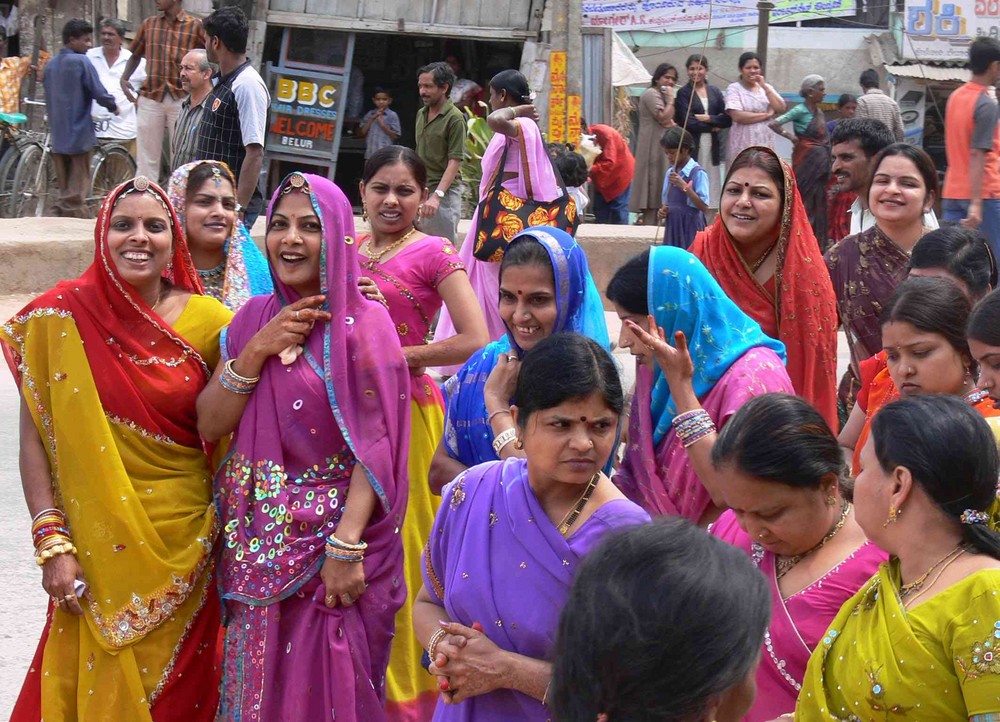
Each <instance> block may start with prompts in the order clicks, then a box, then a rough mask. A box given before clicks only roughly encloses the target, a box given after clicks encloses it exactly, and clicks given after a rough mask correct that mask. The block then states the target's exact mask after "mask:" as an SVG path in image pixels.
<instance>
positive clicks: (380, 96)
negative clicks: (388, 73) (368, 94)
mask: <svg viewBox="0 0 1000 722" xmlns="http://www.w3.org/2000/svg"><path fill="white" fill-rule="evenodd" d="M372 103H374V104H375V109H374V110H369V111H368V112H367V113H365V117H364V118H362V119H361V126H360V127H359V128H358V137H359V138H365V137H367V138H368V142H367V145H366V146H365V160H368V159H369V158H371V157H372V155H373V154H374V153H375V151H377V150H378V149H379V148H384V147H385V146H387V145H392V144H393V143H395V142H396V139H397V138H399V135H400V132H401V130H400V125H399V116H398V115H396V111H394V110H390V109H389V106H390V105H392V94H391V93H390V92H389V91H388V90H385V89H383V88H375V93H374V94H373V95H372Z"/></svg>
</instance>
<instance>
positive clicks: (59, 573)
mask: <svg viewBox="0 0 1000 722" xmlns="http://www.w3.org/2000/svg"><path fill="white" fill-rule="evenodd" d="M77 579H79V580H80V581H83V569H82V568H81V567H80V562H78V561H77V560H76V555H74V554H58V555H56V556H54V557H52V558H51V559H49V560H48V561H47V562H45V564H44V566H42V588H43V589H44V590H45V593H46V594H48V595H49V596H50V597H52V601H53V602H55V603H56V606H57V607H59V608H60V609H62V610H63V611H64V612H69V613H70V614H75V615H77V616H80V615H81V614H83V607H82V606H81V605H80V600H79V598H78V597H77V596H76V589H75V585H76V580H77ZM85 595H86V596H87V598H88V599H89V598H90V593H89V592H85Z"/></svg>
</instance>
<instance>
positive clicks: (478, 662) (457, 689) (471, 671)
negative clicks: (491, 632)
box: [428, 622, 509, 704]
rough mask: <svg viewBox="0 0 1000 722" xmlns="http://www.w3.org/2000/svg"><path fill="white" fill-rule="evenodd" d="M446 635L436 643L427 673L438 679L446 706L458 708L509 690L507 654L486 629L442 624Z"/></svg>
mask: <svg viewBox="0 0 1000 722" xmlns="http://www.w3.org/2000/svg"><path fill="white" fill-rule="evenodd" d="M440 624H441V628H442V629H443V630H445V632H447V634H446V635H445V636H444V637H442V639H441V641H439V642H438V643H437V647H436V648H435V650H434V651H435V654H434V659H432V660H431V664H430V667H429V668H428V671H429V672H430V673H431V674H433V675H435V676H436V677H437V678H438V689H440V690H441V698H442V699H443V700H444V702H445V704H459V703H461V702H464V701H465V700H467V699H470V698H471V697H478V696H479V695H481V694H487V693H489V692H493V691H494V690H497V689H505V688H507V687H508V686H509V684H508V680H507V675H506V672H505V664H504V663H505V661H506V659H507V655H506V653H505V652H504V651H503V650H502V649H500V648H499V647H498V646H497V645H496V644H494V643H493V642H492V641H491V640H490V638H489V637H487V636H486V635H485V634H484V633H483V626H482V625H481V624H480V623H479V622H474V623H473V625H472V626H471V627H467V626H465V625H464V624H459V623H457V622H440Z"/></svg>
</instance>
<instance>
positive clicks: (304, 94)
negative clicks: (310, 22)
mask: <svg viewBox="0 0 1000 722" xmlns="http://www.w3.org/2000/svg"><path fill="white" fill-rule="evenodd" d="M522 45H523V43H522V42H518V41H517V40H515V39H513V38H512V39H510V40H505V41H504V40H501V41H496V40H479V39H462V40H456V39H454V38H448V39H445V38H443V37H434V36H429V35H424V34H416V33H414V34H409V33H367V32H357V31H354V30H349V29H335V28H305V27H281V26H277V25H273V24H269V25H268V28H267V35H266V40H265V47H264V60H265V64H264V67H265V79H266V81H267V82H268V86H269V88H270V90H271V114H270V119H269V131H270V132H269V134H268V144H267V148H266V151H267V159H268V164H269V165H268V181H267V183H268V188H269V190H270V189H273V188H274V186H275V185H277V183H278V182H280V180H281V178H282V177H284V175H285V174H286V173H288V172H290V171H291V170H293V169H298V170H305V171H307V172H314V173H319V174H321V175H325V176H328V177H330V178H332V179H333V180H334V181H335V182H336V183H337V184H338V185H339V186H340V187H341V188H342V189H343V190H344V192H345V193H347V194H348V197H349V198H350V199H351V201H352V203H354V204H355V206H356V207H358V208H360V199H359V197H358V191H357V186H358V181H359V180H360V178H361V172H362V168H363V164H364V152H365V140H364V139H363V138H360V137H358V136H357V135H356V131H357V129H358V127H359V125H360V123H361V118H362V117H363V116H364V114H365V113H366V112H368V111H369V110H371V109H372V107H373V103H372V100H371V99H372V96H373V95H374V91H375V89H376V88H381V89H384V90H386V91H388V92H389V93H390V94H391V96H392V98H393V103H392V106H391V108H392V110H394V111H395V112H396V113H397V114H398V115H399V118H400V125H401V128H402V136H401V137H400V139H399V143H400V144H402V145H407V146H410V147H413V146H414V145H415V138H414V127H415V121H416V114H417V111H418V110H419V109H420V107H421V100H420V97H419V95H418V94H417V70H418V69H419V68H420V67H421V66H423V65H426V64H427V63H431V62H434V61H437V60H445V59H447V58H449V57H451V58H455V59H457V60H458V61H459V62H460V63H461V70H460V76H459V77H461V78H467V79H469V80H472V81H474V82H475V83H476V84H478V85H479V86H481V87H483V88H485V87H486V85H487V81H488V80H489V78H490V77H492V76H493V74H495V73H497V72H499V71H500V70H504V69H506V68H518V67H520V64H521V54H522ZM480 97H481V99H482V100H488V91H485V90H484V91H483V92H482V94H481V96H480Z"/></svg>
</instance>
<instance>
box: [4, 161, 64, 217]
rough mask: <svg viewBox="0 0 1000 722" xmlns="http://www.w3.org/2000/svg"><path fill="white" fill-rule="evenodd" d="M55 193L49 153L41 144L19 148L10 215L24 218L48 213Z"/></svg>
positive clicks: (54, 170) (54, 181)
mask: <svg viewBox="0 0 1000 722" xmlns="http://www.w3.org/2000/svg"><path fill="white" fill-rule="evenodd" d="M57 193H58V181H57V179H56V164H55V162H54V161H53V160H52V156H51V155H49V154H47V153H45V149H44V148H42V146H40V145H36V144H32V145H28V146H25V147H24V148H22V149H21V158H20V159H19V160H18V162H17V169H16V170H15V171H14V185H13V188H12V192H11V199H10V200H11V205H10V208H11V216H12V217H13V218H27V217H32V216H43V215H45V214H46V213H50V214H51V212H52V205H53V203H55V199H56V194H57Z"/></svg>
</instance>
